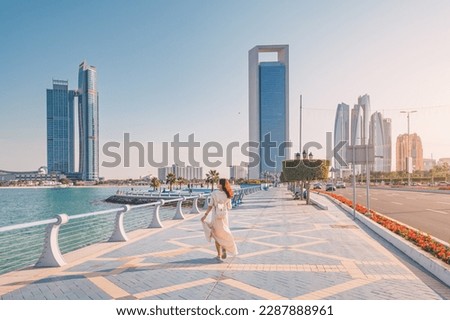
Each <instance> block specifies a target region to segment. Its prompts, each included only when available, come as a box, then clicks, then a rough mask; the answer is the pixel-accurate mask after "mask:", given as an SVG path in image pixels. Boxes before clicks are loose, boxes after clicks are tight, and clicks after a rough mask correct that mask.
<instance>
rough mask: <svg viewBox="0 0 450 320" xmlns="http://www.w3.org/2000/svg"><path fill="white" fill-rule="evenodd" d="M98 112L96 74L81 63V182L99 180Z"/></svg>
mask: <svg viewBox="0 0 450 320" xmlns="http://www.w3.org/2000/svg"><path fill="white" fill-rule="evenodd" d="M98 112H99V110H98V92H97V72H96V69H95V67H92V66H89V65H88V64H87V63H86V62H83V63H82V64H81V65H80V69H79V73H78V118H79V134H80V163H79V165H80V166H79V172H80V174H81V178H82V179H83V180H98V178H99V140H98V136H99V127H98Z"/></svg>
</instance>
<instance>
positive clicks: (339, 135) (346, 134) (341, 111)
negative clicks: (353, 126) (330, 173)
mask: <svg viewBox="0 0 450 320" xmlns="http://www.w3.org/2000/svg"><path fill="white" fill-rule="evenodd" d="M349 121H350V106H349V105H348V104H345V103H340V104H338V106H337V110H336V118H335V119H334V147H337V146H338V145H340V144H341V143H342V142H346V143H347V144H346V146H343V147H342V148H340V149H339V150H338V151H337V154H335V155H334V168H335V169H336V170H339V171H338V172H339V173H340V174H339V176H340V177H341V176H342V174H341V171H340V169H342V168H345V167H347V165H346V163H347V162H348V161H347V154H346V148H347V147H348V145H349V143H350V123H349ZM338 158H340V159H342V160H343V161H344V162H345V163H341V162H340V161H339V160H340V159H338Z"/></svg>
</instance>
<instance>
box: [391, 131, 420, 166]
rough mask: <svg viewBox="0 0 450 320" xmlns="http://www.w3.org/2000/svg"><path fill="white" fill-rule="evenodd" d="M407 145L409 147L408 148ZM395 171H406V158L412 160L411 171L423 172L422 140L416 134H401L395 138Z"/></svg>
mask: <svg viewBox="0 0 450 320" xmlns="http://www.w3.org/2000/svg"><path fill="white" fill-rule="evenodd" d="M408 143H409V146H408ZM396 149H397V155H396V156H397V171H406V170H407V165H406V163H407V162H406V161H407V160H406V158H407V157H408V156H410V157H411V158H412V170H413V171H414V170H423V148H422V140H421V139H420V137H419V136H418V135H417V134H416V133H413V134H410V135H409V138H408V134H401V135H399V136H398V137H397V146H396Z"/></svg>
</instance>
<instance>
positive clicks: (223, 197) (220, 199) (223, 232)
mask: <svg viewBox="0 0 450 320" xmlns="http://www.w3.org/2000/svg"><path fill="white" fill-rule="evenodd" d="M218 203H223V204H224V205H225V208H226V209H227V210H226V211H227V213H226V214H225V217H224V218H218V217H217V214H216V208H217V204H218ZM210 206H213V209H212V216H211V222H210V227H211V236H212V237H213V238H214V240H216V241H217V242H218V243H219V244H220V246H221V247H222V248H224V249H225V250H226V251H227V253H231V254H232V255H237V254H238V250H237V247H236V242H235V241H234V238H233V235H232V234H231V231H230V227H229V225H228V212H229V210H231V207H232V206H231V199H228V198H227V194H226V193H225V192H224V191H221V190H216V191H214V192H213V193H212V194H211V203H210Z"/></svg>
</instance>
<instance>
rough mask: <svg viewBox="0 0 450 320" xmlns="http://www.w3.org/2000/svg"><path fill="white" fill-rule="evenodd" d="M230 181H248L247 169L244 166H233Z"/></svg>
mask: <svg viewBox="0 0 450 320" xmlns="http://www.w3.org/2000/svg"><path fill="white" fill-rule="evenodd" d="M230 179H234V180H237V179H247V167H243V166H231V167H230Z"/></svg>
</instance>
